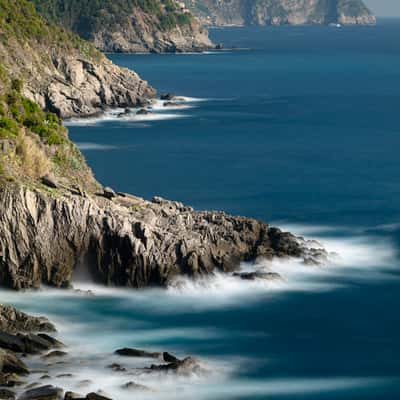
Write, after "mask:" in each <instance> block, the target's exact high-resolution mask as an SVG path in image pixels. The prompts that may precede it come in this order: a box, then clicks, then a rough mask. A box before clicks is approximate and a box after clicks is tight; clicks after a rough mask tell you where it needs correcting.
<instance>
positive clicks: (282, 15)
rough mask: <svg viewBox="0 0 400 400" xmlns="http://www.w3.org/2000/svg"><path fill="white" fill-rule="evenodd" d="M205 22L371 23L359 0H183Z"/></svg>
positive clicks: (268, 23)
mask: <svg viewBox="0 0 400 400" xmlns="http://www.w3.org/2000/svg"><path fill="white" fill-rule="evenodd" d="M186 4H187V5H188V7H189V8H190V9H191V10H192V11H193V13H195V14H196V15H198V17H199V18H200V20H201V21H202V22H203V23H204V24H206V25H217V26H224V25H283V24H289V25H302V24H320V25H324V24H330V23H340V24H343V25H351V24H360V25H373V24H375V23H376V19H375V17H374V16H373V15H372V14H371V12H370V10H369V9H368V8H367V7H366V6H365V4H364V3H363V2H362V0H186Z"/></svg>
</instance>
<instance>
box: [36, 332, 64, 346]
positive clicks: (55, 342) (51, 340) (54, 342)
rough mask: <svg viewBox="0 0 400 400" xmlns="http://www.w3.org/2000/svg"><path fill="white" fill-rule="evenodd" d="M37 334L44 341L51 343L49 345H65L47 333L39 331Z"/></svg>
mask: <svg viewBox="0 0 400 400" xmlns="http://www.w3.org/2000/svg"><path fill="white" fill-rule="evenodd" d="M38 336H39V337H40V338H42V339H43V340H45V341H46V342H48V343H49V344H50V345H51V347H55V348H62V347H65V346H64V343H62V342H60V341H59V340H57V339H55V338H53V337H52V336H50V335H47V334H46V333H39V334H38Z"/></svg>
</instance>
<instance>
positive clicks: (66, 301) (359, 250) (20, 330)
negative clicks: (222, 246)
mask: <svg viewBox="0 0 400 400" xmlns="http://www.w3.org/2000/svg"><path fill="white" fill-rule="evenodd" d="M291 228H292V229H293V230H295V231H296V229H297V231H299V230H301V229H303V231H304V232H305V233H307V232H312V234H313V236H316V237H318V236H319V235H318V230H320V231H321V230H323V231H325V233H326V232H328V233H332V235H329V234H328V236H327V235H326V234H325V235H323V236H321V237H318V242H316V241H313V240H311V241H309V240H306V239H304V241H303V240H302V242H303V243H308V245H312V246H314V247H315V246H316V244H317V243H318V244H319V242H321V245H324V246H326V247H328V248H329V249H332V250H334V251H335V252H332V253H330V254H329V255H328V256H327V258H326V259H325V262H324V263H322V264H315V263H312V264H310V263H307V264H306V263H304V261H302V260H301V259H295V258H294V259H288V258H283V259H279V258H273V259H270V260H268V259H264V260H263V259H261V260H259V261H258V262H256V263H242V264H241V267H240V269H239V270H238V271H237V272H236V273H235V272H232V273H230V274H219V273H215V274H212V275H210V276H209V277H203V278H200V279H197V280H194V281H193V280H191V279H183V280H182V279H181V280H180V281H179V282H180V283H179V284H176V282H175V283H174V284H172V286H170V287H169V288H168V289H167V290H166V291H165V290H163V291H162V292H160V291H161V290H162V289H154V288H153V289H147V290H144V291H132V290H128V289H125V290H124V289H116V288H106V287H101V286H95V285H93V284H90V283H86V284H84V283H81V282H75V283H74V286H75V287H76V289H75V290H68V291H56V290H54V289H53V290H49V289H45V290H43V291H40V292H27V293H22V294H21V293H20V294H15V293H13V292H2V293H1V294H2V298H4V299H6V300H7V301H9V302H12V303H14V304H18V305H19V306H21V307H22V308H24V309H28V310H32V311H35V312H38V311H40V312H44V313H45V314H47V315H49V317H51V319H52V320H53V321H54V322H56V326H57V327H58V328H59V329H60V333H59V334H57V333H56V332H55V326H54V325H53V324H51V323H50V322H49V321H48V320H47V319H46V318H38V317H30V316H27V315H26V314H23V313H20V312H18V311H16V310H15V309H13V308H10V307H5V306H3V307H1V308H0V330H1V334H0V348H1V349H2V350H1V356H2V358H1V359H2V361H3V362H2V363H0V365H1V366H2V371H1V373H0V378H1V379H2V382H5V385H6V386H7V388H3V389H2V390H3V392H0V393H3V394H2V395H3V396H9V397H4V398H10V399H12V398H14V397H13V396H14V394H17V395H19V396H20V397H19V398H21V399H49V398H50V399H60V398H65V399H74V398H75V399H76V398H78V399H88V400H90V399H99V400H103V399H107V398H109V399H121V400H125V399H126V400H128V399H130V398H132V396H134V397H135V398H138V399H150V398H151V399H154V398H163V399H183V398H187V396H190V397H191V398H195V399H215V398H217V399H218V398H223V397H224V396H226V395H227V394H228V393H227V392H226V390H224V387H225V388H226V387H229V388H231V389H232V390H234V391H235V393H239V394H241V395H243V396H248V395H266V394H271V395H273V394H282V395H290V394H293V393H298V391H302V392H304V393H310V394H311V393H313V392H315V391H318V392H324V391H333V390H336V391H338V390H350V389H352V388H355V387H364V388H365V387H368V385H379V384H380V383H382V380H380V379H378V378H373V377H371V378H368V380H367V379H363V378H356V377H354V378H346V379H344V378H339V377H338V378H329V379H307V380H304V379H302V380H298V381H296V380H295V379H290V378H288V379H286V380H282V379H278V378H275V379H269V380H267V381H265V380H263V381H257V380H256V381H254V380H253V381H249V382H246V381H242V380H240V379H239V380H238V379H237V378H236V373H237V371H238V370H243V369H246V368H248V364H249V363H251V365H253V366H254V365H255V364H254V363H256V361H255V360H253V361H250V360H246V359H235V358H228V359H225V358H218V357H213V358H212V359H209V358H207V357H200V358H198V357H196V355H195V354H194V355H188V354H183V353H181V351H182V350H179V351H177V350H176V348H175V347H174V346H172V348H169V347H170V346H168V345H166V344H164V345H161V343H167V341H168V340H169V339H170V338H171V337H176V338H182V340H183V339H185V340H195V339H196V338H202V340H206V341H209V342H212V341H213V339H216V338H220V339H221V340H224V338H225V336H226V335H229V336H232V335H235V334H237V333H235V332H233V331H229V332H225V331H221V330H219V329H211V328H207V327H203V328H202V329H199V328H185V327H183V326H179V328H178V327H176V328H172V326H171V327H169V328H168V327H161V326H159V327H158V328H154V327H153V326H149V325H147V323H146V322H145V321H142V320H137V321H133V319H134V316H135V315H137V316H138V317H139V316H140V315H149V314H151V313H155V318H157V315H165V313H166V312H167V311H168V312H169V313H170V314H174V315H175V314H176V315H179V314H180V313H181V314H187V313H188V312H193V311H194V310H196V309H197V310H199V309H201V310H203V311H204V310H212V309H215V308H220V309H221V310H226V309H227V307H230V306H235V307H236V306H238V305H240V304H248V303H249V302H250V303H252V302H257V301H260V298H264V297H265V296H276V295H280V294H284V293H286V292H287V291H293V290H294V291H304V290H306V291H319V290H333V289H335V288H336V286H335V279H334V278H335V276H346V277H348V275H349V272H350V271H351V269H352V268H353V273H356V271H355V268H356V266H358V267H357V268H358V275H362V276H363V277H364V278H366V279H368V276H369V277H370V278H371V279H374V280H376V278H377V274H378V273H380V271H376V270H375V269H374V268H372V267H373V266H374V265H376V264H380V265H384V266H385V267H386V268H391V267H392V266H393V265H394V260H395V254H394V248H392V247H390V244H389V243H387V241H384V240H377V239H375V240H371V239H372V237H370V236H356V235H354V233H353V234H351V232H349V235H348V237H347V238H341V239H338V238H335V236H334V235H335V233H336V232H335V231H333V232H332V231H331V230H330V229H326V228H313V229H312V230H309V229H304V227H296V226H292V227H291ZM321 245H320V246H321ZM371 254H373V255H374V256H373V257H371ZM272 271H274V272H272ZM254 273H256V275H252V274H254ZM260 273H262V274H264V273H266V274H270V273H274V277H273V279H270V278H272V276H271V277H268V278H266V277H265V276H262V275H257V274H260ZM277 273H278V274H279V276H278V275H276V274H277ZM238 274H239V275H238ZM249 274H250V275H249ZM371 274H372V276H370V275H371ZM381 274H382V276H381V277H382V278H383V277H384V271H382V272H381ZM350 275H351V274H350ZM253 278H254V279H253ZM78 288H79V289H78ZM205 293H207V295H206V296H205ZM160 296H163V301H160V300H159V299H160ZM49 299H51V300H52V301H49ZM114 303H115V304H114ZM108 304H114V305H113V307H116V308H117V309H118V312H119V313H120V315H114V316H113V317H111V316H107V317H106V318H107V321H108V323H110V324H111V325H112V328H111V327H110V329H111V330H110V329H108V328H107V324H105V322H104V320H101V319H100V320H99V319H98V316H97V314H96V317H93V316H92V315H91V313H92V312H93V310H94V309H95V307H96V308H97V309H99V310H100V309H101V308H103V307H107V306H106V305H108ZM77 307H79V308H77ZM171 310H173V311H171ZM56 314H61V315H62V317H61V318H60V316H57V315H56ZM125 314H126V317H125V318H128V319H129V321H130V324H133V325H129V327H127V328H126V329H122V328H121V327H122V326H123V325H124V323H123V322H122V320H121V321H119V318H124V317H123V316H124V315H125ZM131 326H134V327H135V328H134V329H132V328H131ZM62 342H64V343H65V344H66V345H64V344H63V343H62ZM132 344H134V346H132ZM129 346H132V347H129ZM183 347H185V346H183ZM48 385H50V386H48ZM205 388H207V389H205ZM11 392H13V393H14V394H13V393H11ZM71 392H74V393H78V394H74V395H73V394H72V393H71Z"/></svg>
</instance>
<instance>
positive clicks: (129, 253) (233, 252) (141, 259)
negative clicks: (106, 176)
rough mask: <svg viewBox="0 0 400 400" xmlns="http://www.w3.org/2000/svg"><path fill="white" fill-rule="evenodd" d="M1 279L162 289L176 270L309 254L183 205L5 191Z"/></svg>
mask: <svg viewBox="0 0 400 400" xmlns="http://www.w3.org/2000/svg"><path fill="white" fill-rule="evenodd" d="M0 209H1V210H2V213H1V214H0V284H1V285H2V286H7V287H10V288H14V289H23V288H30V287H39V286H40V285H41V284H42V283H44V284H46V285H52V286H56V287H68V286H69V285H70V284H71V281H72V277H73V274H74V272H75V273H76V274H79V273H84V274H86V275H87V274H90V277H91V279H94V280H95V281H97V282H99V283H102V284H106V285H117V286H128V287H134V288H140V287H146V286H150V285H159V286H165V285H167V284H168V283H169V282H170V281H171V280H173V279H174V278H175V277H177V276H179V275H187V276H192V277H199V276H203V275H207V274H211V273H213V272H214V271H222V272H228V271H233V270H235V269H236V268H237V267H238V266H239V263H240V262H241V261H243V260H254V259H256V258H257V257H261V256H262V257H266V258H271V257H274V256H276V257H288V256H291V257H303V256H304V257H305V256H307V258H309V257H310V254H309V251H310V250H307V249H305V247H304V246H303V245H301V244H300V242H299V241H298V240H297V238H296V237H295V236H293V235H291V234H289V233H284V232H281V231H280V230H279V229H276V228H271V227H269V226H268V225H267V224H265V223H262V222H258V221H256V220H253V219H249V218H244V217H234V216H230V215H227V214H225V213H223V212H207V211H204V212H201V211H194V210H193V209H192V208H190V207H186V206H184V205H182V204H181V203H177V202H170V201H166V200H163V199H161V198H156V199H154V200H153V202H148V201H145V200H143V199H140V198H138V197H134V196H130V195H117V196H116V197H115V198H113V199H112V200H110V199H107V198H105V197H104V196H103V194H102V193H99V195H94V194H93V195H86V197H82V196H80V195H78V194H75V195H74V194H72V192H68V191H61V190H60V191H59V192H58V193H57V195H56V196H54V195H53V196H49V195H47V194H45V192H43V191H40V190H30V189H28V188H26V187H23V186H20V185H17V184H16V185H6V186H3V187H1V188H0Z"/></svg>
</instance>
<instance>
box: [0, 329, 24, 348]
mask: <svg viewBox="0 0 400 400" xmlns="http://www.w3.org/2000/svg"><path fill="white" fill-rule="evenodd" d="M0 347H1V348H3V349H7V350H11V351H14V352H17V353H24V352H25V351H26V347H25V343H24V341H23V340H22V339H21V338H20V337H18V336H16V335H12V334H10V333H7V332H0Z"/></svg>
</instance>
